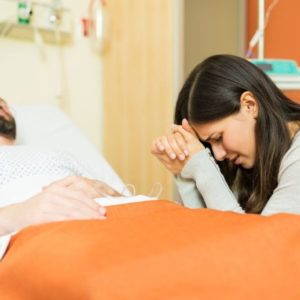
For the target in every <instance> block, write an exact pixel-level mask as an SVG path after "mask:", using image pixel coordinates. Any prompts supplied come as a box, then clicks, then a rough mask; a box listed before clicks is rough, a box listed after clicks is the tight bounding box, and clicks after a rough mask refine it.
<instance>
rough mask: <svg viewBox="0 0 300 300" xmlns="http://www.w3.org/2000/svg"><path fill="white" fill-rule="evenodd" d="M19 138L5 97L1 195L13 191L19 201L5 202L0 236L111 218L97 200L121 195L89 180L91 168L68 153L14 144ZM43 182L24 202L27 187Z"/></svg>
mask: <svg viewBox="0 0 300 300" xmlns="http://www.w3.org/2000/svg"><path fill="white" fill-rule="evenodd" d="M15 139H16V122H15V119H14V117H13V115H12V113H11V112H10V110H9V108H8V105H7V103H6V102H5V101H4V100H3V99H1V98H0V145H1V147H0V164H1V167H0V170H1V171H0V191H1V189H2V191H3V190H5V188H6V187H9V188H10V190H12V189H13V191H14V193H13V195H14V197H15V196H16V197H15V198H18V199H10V200H8V199H0V236H2V235H6V234H10V233H12V232H15V231H18V230H20V229H22V228H24V227H27V226H29V225H33V224H41V223H46V222H53V221H62V220H70V219H103V218H105V214H106V210H105V208H104V207H101V206H100V205H99V204H97V203H96V202H95V201H94V199H95V198H97V197H101V196H102V197H103V195H107V194H109V195H113V196H114V195H115V196H119V195H120V194H119V193H118V192H117V191H115V190H114V189H112V188H111V187H109V186H108V185H107V184H105V183H104V182H100V181H97V180H92V179H88V177H89V174H88V172H87V171H86V170H85V168H84V167H82V166H81V165H80V164H79V163H78V162H76V161H75V160H74V159H73V158H72V157H70V156H68V155H67V154H65V153H58V152H50V151H47V150H44V149H37V148H32V147H29V146H24V145H14V143H15ZM28 179H29V180H28ZM24 180H25V181H24ZM38 182H40V183H41V185H40V189H39V192H38V193H36V194H35V195H32V196H31V197H28V199H27V200H26V199H22V197H24V196H23V195H24V193H22V188H21V186H22V185H23V186H24V185H26V186H28V185H30V184H38ZM45 185H46V187H44V186H45ZM42 187H43V188H42ZM25 194H26V193H25ZM0 195H2V197H4V196H3V195H6V193H5V192H3V193H0ZM5 198H6V197H5ZM20 199H21V200H22V201H20ZM15 202H18V203H15ZM1 207H2V208H1Z"/></svg>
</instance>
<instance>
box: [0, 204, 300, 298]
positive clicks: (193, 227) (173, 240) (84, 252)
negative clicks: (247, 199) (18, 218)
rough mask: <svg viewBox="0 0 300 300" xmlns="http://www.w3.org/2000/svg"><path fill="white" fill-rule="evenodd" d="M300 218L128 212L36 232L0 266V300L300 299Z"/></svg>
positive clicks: (21, 239) (151, 207) (149, 209)
mask: <svg viewBox="0 0 300 300" xmlns="http://www.w3.org/2000/svg"><path fill="white" fill-rule="evenodd" d="M299 278H300V216H296V215H288V214H280V215H275V216H272V217H262V216H257V215H240V214H235V213H229V212H218V211H213V210H208V209H203V210H190V209H187V208H183V207H180V206H178V205H175V204H172V203H171V202H167V201H151V202H143V203H135V204H128V205H120V206H115V207H110V208H109V209H108V219H107V220H105V221H72V222H59V223H52V224H46V225H41V226H36V227H30V228H27V229H25V230H23V231H22V232H20V233H19V234H18V235H16V236H15V238H14V239H13V240H12V242H11V245H10V248H9V250H8V252H7V254H6V256H5V258H4V260H3V261H2V262H1V263H0V299H1V300H6V299H10V300H21V299H22V300H26V299H30V300H33V299H38V300H47V299H59V300H62V299H63V300H65V299H74V300H75V299H78V300H79V299H88V300H94V299H95V300H96V299H97V300H99V299H109V300H111V299H128V300H129V299H130V300H132V299H143V300H144V299H184V300H185V299H222V300H225V299H230V300H233V299H239V300H240V299H272V300H274V299H280V300H281V299H289V300H291V299H300V284H299Z"/></svg>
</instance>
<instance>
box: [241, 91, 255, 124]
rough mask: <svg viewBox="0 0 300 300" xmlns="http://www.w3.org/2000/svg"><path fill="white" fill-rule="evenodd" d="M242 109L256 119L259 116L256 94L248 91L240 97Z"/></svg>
mask: <svg viewBox="0 0 300 300" xmlns="http://www.w3.org/2000/svg"><path fill="white" fill-rule="evenodd" d="M240 104H241V111H244V112H246V113H248V114H250V115H251V116H252V117H253V118H254V119H256V118H257V116H258V103H257V100H256V99H255V97H254V95H253V94H252V93H251V92H249V91H246V92H244V93H243V94H242V95H241V97H240Z"/></svg>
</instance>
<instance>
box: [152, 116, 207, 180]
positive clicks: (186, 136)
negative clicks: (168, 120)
mask: <svg viewBox="0 0 300 300" xmlns="http://www.w3.org/2000/svg"><path fill="white" fill-rule="evenodd" d="M203 149H204V146H203V144H202V143H201V142H200V140H199V139H198V137H197V135H196V134H195V132H194V130H193V128H192V127H191V126H190V124H189V123H188V121H187V120H186V119H183V120H182V125H173V128H172V133H171V134H169V135H163V136H160V137H158V138H156V139H155V140H154V141H153V142H152V147H151V153H152V154H153V155H154V156H155V157H157V158H158V160H159V161H160V162H161V163H162V164H163V165H164V166H165V167H166V168H167V169H168V170H169V171H170V172H171V173H172V174H174V175H179V174H180V172H181V171H182V169H183V167H184V165H185V164H186V162H187V161H188V160H189V159H190V158H191V157H192V156H193V155H194V154H195V153H197V152H199V151H201V150H203Z"/></svg>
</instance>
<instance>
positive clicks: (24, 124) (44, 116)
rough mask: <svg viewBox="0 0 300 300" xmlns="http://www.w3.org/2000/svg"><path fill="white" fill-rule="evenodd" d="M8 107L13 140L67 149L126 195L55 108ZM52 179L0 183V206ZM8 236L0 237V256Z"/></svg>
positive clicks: (24, 196)
mask: <svg viewBox="0 0 300 300" xmlns="http://www.w3.org/2000/svg"><path fill="white" fill-rule="evenodd" d="M12 110H13V112H14V116H15V118H16V122H17V144H21V145H30V146H37V147H43V148H47V149H52V150H59V151H64V152H67V153H69V154H70V155H71V156H73V157H74V158H75V159H76V160H77V161H78V162H79V163H80V164H81V165H82V166H84V167H85V169H86V170H87V171H88V173H89V174H91V177H92V178H94V179H98V180H102V181H104V182H106V183H107V184H109V185H110V186H112V187H113V188H115V189H116V190H118V191H119V192H122V193H125V194H126V195H130V193H129V191H128V190H126V189H124V187H125V184H124V183H123V181H122V180H121V179H120V177H119V176H118V175H117V174H116V172H115V171H114V170H113V168H112V167H111V166H110V165H109V163H108V162H107V161H106V160H105V158H104V157H103V156H102V155H101V154H100V153H99V152H98V151H97V149H96V148H95V147H94V146H93V145H92V144H91V143H90V142H89V141H88V139H87V138H86V137H85V136H84V135H83V133H82V132H81V131H80V129H79V128H78V127H77V126H76V125H75V124H74V123H73V122H72V121H71V120H70V118H68V117H67V116H66V114H65V113H63V112H62V111H61V110H60V109H59V108H57V107H55V106H51V105H44V104H41V105H18V106H13V107H12ZM52 180H53V179H51V178H50V177H49V178H48V177H28V178H21V179H19V180H17V181H14V182H11V183H9V184H8V185H4V186H0V199H2V201H1V203H0V204H1V205H0V207H1V206H2V207H3V206H6V205H9V204H12V203H17V202H21V201H24V200H25V199H28V198H29V197H32V196H33V195H35V194H36V193H38V192H39V191H40V190H41V189H42V187H43V186H44V185H47V184H49V183H50V182H52ZM128 199H129V198H128ZM123 201H124V200H123ZM125 202H126V201H125ZM11 236H12V234H9V235H6V236H2V237H0V260H1V258H2V257H3V255H4V253H5V251H6V249H7V246H8V244H9V241H10V238H11Z"/></svg>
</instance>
